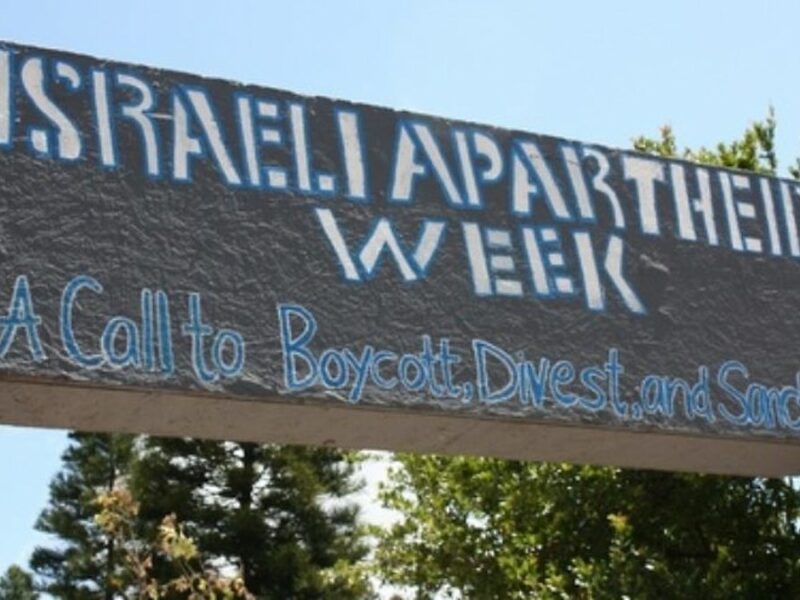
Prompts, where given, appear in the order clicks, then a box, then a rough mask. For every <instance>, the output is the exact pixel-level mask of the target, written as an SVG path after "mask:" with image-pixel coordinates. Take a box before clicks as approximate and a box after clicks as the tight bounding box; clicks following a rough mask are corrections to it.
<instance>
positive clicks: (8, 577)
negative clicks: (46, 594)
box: [0, 565, 39, 600]
mask: <svg viewBox="0 0 800 600" xmlns="http://www.w3.org/2000/svg"><path fill="white" fill-rule="evenodd" d="M38 598H39V594H37V593H36V591H35V589H34V587H33V577H31V574H30V573H28V572H27V571H25V570H24V569H22V568H21V567H20V566H18V565H11V566H10V567H9V568H8V569H7V570H6V572H5V574H4V575H3V577H2V578H0V600H37V599H38Z"/></svg>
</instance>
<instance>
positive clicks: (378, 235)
mask: <svg viewBox="0 0 800 600" xmlns="http://www.w3.org/2000/svg"><path fill="white" fill-rule="evenodd" d="M315 212H316V214H317V218H318V219H319V222H320V225H322V229H323V231H324V232H325V235H326V236H327V237H328V241H329V242H330V244H331V246H332V247H333V251H334V252H335V253H336V258H337V259H338V260H339V264H340V265H341V266H342V270H343V273H344V278H345V279H347V280H348V281H359V282H360V281H363V280H364V279H369V278H371V277H373V276H374V275H375V273H376V272H377V270H378V267H379V265H380V262H381V257H382V256H383V255H384V254H385V253H389V254H390V255H391V256H392V258H393V259H394V262H395V263H396V264H397V268H398V270H399V271H400V274H401V275H402V276H403V280H404V281H406V282H411V281H416V280H418V279H422V278H423V277H424V276H425V274H426V273H427V270H428V267H429V265H430V263H431V259H433V255H434V254H435V253H436V249H437V248H438V247H439V243H440V242H441V240H442V235H443V234H444V226H445V223H444V221H425V223H424V225H423V226H422V231H421V232H420V235H419V239H418V240H417V245H416V248H414V249H413V251H412V250H410V249H407V248H405V246H404V244H403V242H402V240H401V239H399V238H398V235H397V234H396V233H395V231H394V228H393V227H392V224H391V223H390V222H389V220H388V219H386V218H380V219H378V220H377V221H376V222H375V224H374V225H373V227H372V231H371V232H370V233H369V234H368V235H367V237H366V241H365V242H364V245H363V246H362V247H361V251H360V252H359V253H358V255H357V256H354V255H351V254H350V251H349V250H348V248H347V242H346V241H345V239H344V236H343V235H342V232H341V230H340V229H339V226H338V225H337V224H336V219H335V218H334V216H333V213H332V212H331V211H330V210H329V209H327V208H317V209H316V211H315ZM356 261H358V263H360V268H359V266H358V265H357V264H356Z"/></svg>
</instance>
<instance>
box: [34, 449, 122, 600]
mask: <svg viewBox="0 0 800 600" xmlns="http://www.w3.org/2000/svg"><path fill="white" fill-rule="evenodd" d="M70 439H71V442H72V443H71V444H70V446H69V447H68V448H67V450H66V451H65V452H64V455H63V457H62V461H63V465H64V466H63V470H62V471H61V472H60V473H59V474H58V475H57V476H56V477H55V479H54V480H53V482H52V483H51V484H50V504H49V506H48V507H47V508H46V509H45V510H44V511H43V512H42V514H41V516H40V517H39V520H38V521H37V523H36V528H37V529H38V530H39V531H42V532H44V533H49V534H52V535H53V536H55V537H57V538H58V539H59V543H58V544H57V545H55V546H54V547H49V548H46V547H40V548H36V550H34V552H33V556H32V557H31V568H32V569H33V571H34V572H35V573H36V574H37V575H38V576H39V587H40V588H41V590H42V591H45V592H47V593H49V594H52V595H53V596H55V597H57V598H73V599H75V600H83V599H87V600H88V599H94V598H106V599H108V600H110V599H111V598H113V597H114V594H116V593H117V592H119V591H120V590H121V589H122V587H124V585H125V581H124V579H123V578H122V577H121V576H120V569H121V560H120V557H119V555H118V553H117V548H116V546H115V544H114V540H113V539H109V538H108V537H107V536H105V535H104V533H103V532H102V530H101V529H100V528H98V527H97V525H96V524H95V522H94V518H95V516H96V514H97V512H98V510H99V509H98V507H97V505H96V503H95V499H96V497H97V494H98V493H102V492H110V491H112V490H114V489H115V488H116V487H117V486H118V485H119V484H120V483H121V482H122V481H123V479H124V477H125V474H126V473H127V470H128V467H129V464H130V461H131V459H132V452H133V439H132V438H131V437H130V436H119V435H110V434H85V433H72V434H70Z"/></svg>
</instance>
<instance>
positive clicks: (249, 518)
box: [132, 438, 370, 600]
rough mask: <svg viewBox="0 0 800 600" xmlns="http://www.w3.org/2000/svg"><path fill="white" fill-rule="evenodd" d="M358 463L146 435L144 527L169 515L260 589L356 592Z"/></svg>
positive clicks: (139, 486)
mask: <svg viewBox="0 0 800 600" xmlns="http://www.w3.org/2000/svg"><path fill="white" fill-rule="evenodd" d="M354 468H355V461H354V456H353V455H351V454H348V453H343V452H340V451H336V450H328V449H313V448H299V447H278V446H267V445H258V444H251V443H235V442H210V441H199V440H189V439H156V438H150V439H148V440H147V441H146V443H145V444H144V445H143V450H142V454H141V456H140V458H139V460H138V461H137V465H136V468H135V471H134V478H133V482H132V489H133V491H134V496H135V497H136V498H137V500H138V501H139V502H140V503H141V506H140V511H139V515H140V521H141V524H142V526H143V527H145V528H148V527H149V528H152V527H153V526H155V525H156V524H158V523H160V522H161V521H162V520H163V518H164V517H165V516H167V515H170V514H175V515H176V517H177V519H178V520H179V521H180V522H181V523H183V524H184V526H185V528H186V531H187V533H188V534H189V535H191V537H192V538H193V539H194V540H196V542H197V545H198V549H199V552H200V554H201V556H202V557H203V559H204V560H206V561H223V562H227V563H229V564H232V565H235V566H236V567H237V568H238V569H239V570H240V571H241V573H242V577H243V579H244V583H245V586H246V587H247V589H248V590H249V591H250V592H251V593H253V594H254V595H255V596H256V597H258V598H263V599H267V600H268V599H273V598H274V599H281V600H284V599H287V598H291V599H298V600H299V599H306V598H307V599H309V600H310V599H331V600H340V599H341V600H348V599H351V598H352V599H356V598H358V599H361V598H367V597H369V595H370V587H369V584H368V580H367V577H366V573H365V572H364V570H363V567H362V566H360V565H359V561H360V560H361V559H362V558H363V557H364V556H365V555H366V553H367V550H368V548H367V546H366V545H365V543H364V541H363V536H362V530H361V528H360V527H359V526H358V524H357V513H358V510H357V506H355V505H354V504H353V503H351V502H348V501H347V496H348V495H349V494H351V493H352V492H354V491H356V490H357V489H358V487H359V485H358V484H357V482H356V481H355V479H354ZM142 535H143V536H144V537H150V536H151V535H152V533H148V532H146V531H145V532H143V534H142ZM159 568H161V569H164V570H163V571H162V576H163V577H168V576H170V575H169V569H168V565H160V566H159V565H156V572H158V569H159Z"/></svg>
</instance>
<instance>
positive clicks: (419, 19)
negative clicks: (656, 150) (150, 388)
mask: <svg viewBox="0 0 800 600" xmlns="http://www.w3.org/2000/svg"><path fill="white" fill-rule="evenodd" d="M798 22H800V3H798V2H796V1H792V0H785V1H783V2H779V1H775V2H770V3H756V2H752V1H749V2H743V1H739V0H725V1H718V2H698V1H697V0H692V1H685V0H678V1H672V2H669V3H646V2H633V1H628V2H622V1H611V0H609V1H606V2H588V1H586V2H577V1H572V2H569V1H564V2H553V1H534V0H528V1H506V2H500V1H498V2H488V1H486V0H483V1H472V0H458V1H455V0H452V1H450V2H445V1H443V0H438V1H437V0H416V1H406V2H376V1H373V2H367V1H360V2H359V1H355V0H350V1H345V0H337V1H336V2H324V1H317V2H312V1H309V0H299V1H298V0H293V1H291V2H287V1H284V2H274V1H266V0H262V1H260V2H256V1H251V2H234V1H233V0H231V1H230V2H224V3H223V2H215V3H211V2H205V1H203V0H194V1H192V2H188V1H168V0H159V1H153V0H144V1H137V2H124V3H123V2H115V1H112V0H108V1H106V2H88V1H77V0H73V1H71V2H63V1H55V0H53V1H35V0H27V1H25V2H8V3H5V5H4V6H3V8H2V17H1V18H0V39H2V40H7V41H13V42H19V43H23V44H32V45H40V46H45V47H51V48H60V49H67V50H72V51H78V52H84V53H88V54H92V55H95V56H99V57H104V58H109V59H114V60H119V61H129V62H134V63H141V64H147V65H152V66H157V67H164V68H170V69H179V70H184V71H191V72H195V73H200V74H204V75H210V76H218V77H222V78H226V79H234V80H241V81H245V82H248V83H255V84H263V85H268V86H271V87H278V88H285V89H289V90H292V91H296V92H301V93H306V94H314V95H325V96H333V97H339V98H346V99H349V100H357V101H361V102H367V103H372V104H379V105H385V106H390V107H393V108H404V109H410V110H415V111H420V112H424V113H429V114H435V115H443V116H448V117H453V118H459V119H467V120H472V121H477V122H482V123H488V124H492V125H499V126H504V127H511V128H515V129H522V130H528V131H534V132H537V133H548V134H552V135H557V136H561V137H567V138H573V139H579V140H582V141H587V142H595V143H601V144H605V145H609V146H617V147H626V146H629V145H630V140H631V138H633V137H634V136H636V135H639V134H655V133H656V132H657V129H658V127H659V126H660V125H662V124H665V123H669V124H671V125H672V126H673V127H674V129H675V131H676V133H677V135H678V141H679V143H680V144H681V145H689V146H698V145H711V144H714V143H716V142H717V141H721V140H730V139H733V138H735V137H737V136H738V135H739V134H740V133H741V131H742V130H743V129H744V127H746V125H747V124H748V123H749V122H750V121H752V120H754V119H758V118H762V117H763V116H764V115H765V114H766V113H767V110H768V107H769V106H770V105H772V106H774V107H775V110H776V113H777V119H778V139H777V143H778V147H777V148H778V156H779V159H780V161H781V165H782V166H781V168H782V171H785V168H786V166H787V165H788V164H789V163H791V162H793V161H794V158H795V157H796V156H800V110H798V106H797V103H798V98H800V83H798V78H797V76H796V73H797V68H798V65H800V43H798V42H797V41H796V36H797V33H796V24H797V23H798ZM0 401H2V399H0ZM65 440H66V437H65V434H64V433H63V432H53V431H44V430H26V429H15V428H9V427H0V456H2V457H3V460H2V461H0V570H5V568H6V567H7V566H8V564H10V563H12V562H18V561H24V560H25V558H26V556H27V554H28V553H29V551H30V550H31V548H32V546H33V545H34V544H35V543H36V542H37V540H39V539H40V538H37V537H36V536H35V534H34V533H33V530H32V526H33V522H34V520H35V518H36V515H37V514H38V512H39V511H40V509H41V508H42V507H43V506H44V504H45V502H46V498H47V486H48V482H49V480H50V478H51V477H52V475H53V474H54V473H55V471H56V470H57V468H58V464H59V462H58V457H59V454H60V453H61V451H62V450H63V447H64V445H65Z"/></svg>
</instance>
